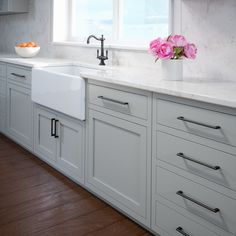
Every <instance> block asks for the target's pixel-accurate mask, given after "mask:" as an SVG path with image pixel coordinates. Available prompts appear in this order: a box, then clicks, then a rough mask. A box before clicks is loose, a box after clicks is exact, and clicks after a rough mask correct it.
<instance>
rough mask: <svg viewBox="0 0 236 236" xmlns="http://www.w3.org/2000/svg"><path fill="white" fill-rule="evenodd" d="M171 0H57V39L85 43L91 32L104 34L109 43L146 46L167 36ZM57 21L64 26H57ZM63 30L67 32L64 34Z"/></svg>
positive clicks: (55, 22)
mask: <svg viewBox="0 0 236 236" xmlns="http://www.w3.org/2000/svg"><path fill="white" fill-rule="evenodd" d="M170 2H171V0H67V1H66V0H63V1H62V0H60V1H58V0H57V1H56V0H55V1H54V40H55V41H70V42H80V43H85V42H86V39H87V37H88V36H89V35H90V34H94V35H97V36H100V35H101V34H103V35H104V37H105V38H106V43H107V44H113V45H114V44H118V45H142V46H144V45H147V44H148V42H149V41H150V40H151V39H153V38H154V37H157V36H160V37H164V36H167V35H168V33H169V31H170V30H169V22H170V19H169V17H170V14H169V13H170ZM59 5H60V6H61V7H60V6H59ZM55 11H59V12H60V14H58V13H57V12H55ZM63 12H64V13H63ZM62 19H63V20H64V22H63V23H62V22H61V21H62ZM65 22H66V23H65ZM58 24H60V25H61V26H55V25H58ZM65 24H66V25H67V26H68V27H65ZM62 26H63V27H62ZM63 29H64V31H65V32H64V33H63V36H62V31H63ZM57 30H59V31H60V33H57V32H56V31H57ZM55 36H56V37H55ZM57 36H58V37H57Z"/></svg>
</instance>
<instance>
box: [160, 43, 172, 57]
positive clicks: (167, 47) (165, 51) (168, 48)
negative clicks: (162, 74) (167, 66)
mask: <svg viewBox="0 0 236 236" xmlns="http://www.w3.org/2000/svg"><path fill="white" fill-rule="evenodd" d="M157 56H158V57H159V58H160V59H171V58H172V57H173V56H174V50H173V45H172V44H171V43H169V42H164V43H162V45H161V46H160V49H159V51H158V53H157Z"/></svg>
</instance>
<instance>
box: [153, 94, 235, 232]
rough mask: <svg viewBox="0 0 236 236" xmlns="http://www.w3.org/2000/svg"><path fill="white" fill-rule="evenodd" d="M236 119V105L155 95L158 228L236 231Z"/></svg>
mask: <svg viewBox="0 0 236 236" xmlns="http://www.w3.org/2000/svg"><path fill="white" fill-rule="evenodd" d="M235 122H236V113H235V110H232V109H226V108H224V109H223V108H222V107H220V106H214V105H212V104H207V103H200V102H194V101H190V100H187V99H181V98H173V97H171V96H166V95H160V94H155V95H154V100H153V125H152V127H153V138H152V143H153V145H152V208H151V209H152V224H151V228H152V230H153V231H155V232H157V233H161V232H162V230H163V232H167V233H168V235H174V234H175V233H176V234H178V233H179V234H183V235H185V234H184V233H186V234H187V235H199V236H204V235H224V236H231V235H235V233H236V227H235V223H236V222H235V217H236V209H235V207H236V204H235V203H236V189H235V170H234V166H235V165H236V148H235V135H236V130H235V126H234V125H233V124H235ZM172 214H175V215H176V216H175V217H168V215H170V216H171V215H172ZM167 218H169V220H170V221H169V222H168V224H167V223H165V221H166V219H167ZM193 222H194V223H193ZM198 229H199V230H198ZM207 231H209V232H207ZM161 235H165V234H164V233H163V234H161Z"/></svg>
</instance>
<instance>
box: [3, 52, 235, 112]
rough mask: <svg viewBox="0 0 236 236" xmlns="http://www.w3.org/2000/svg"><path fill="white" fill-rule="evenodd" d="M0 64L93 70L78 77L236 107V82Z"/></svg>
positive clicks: (46, 62) (53, 62) (50, 62)
mask: <svg viewBox="0 0 236 236" xmlns="http://www.w3.org/2000/svg"><path fill="white" fill-rule="evenodd" d="M0 62H7V63H12V64H16V65H20V66H26V67H31V68H32V67H45V66H60V65H79V66H85V67H91V68H95V70H81V76H82V77H84V78H86V79H93V80H98V81H102V82H109V83H113V84H118V85H123V86H128V87H132V88H137V89H142V90H147V91H151V92H157V93H161V94H167V95H172V96H177V97H182V98H187V99H192V100H197V101H202V102H207V103H212V104H217V105H222V106H226V107H231V108H236V81H235V82H232V81H231V82H230V81H219V80H209V79H207V78H206V79H204V78H184V79H183V81H166V80H163V78H162V74H161V73H157V72H156V71H153V70H150V69H144V68H142V69H140V68H135V67H133V68H131V67H129V68H126V67H103V68H101V67H99V66H94V65H89V64H85V63H81V62H76V61H71V60H64V59H49V58H33V59H23V58H17V57H16V56H9V55H1V54H0Z"/></svg>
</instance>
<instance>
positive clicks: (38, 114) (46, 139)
mask: <svg viewBox="0 0 236 236" xmlns="http://www.w3.org/2000/svg"><path fill="white" fill-rule="evenodd" d="M53 119H55V114H54V113H52V112H50V111H48V110H45V109H42V108H40V107H38V106H37V107H35V109H34V151H35V152H36V153H37V154H39V155H40V156H41V157H42V158H43V159H45V160H46V161H49V162H55V161H56V139H55V138H54V136H52V132H53V131H52V129H53V127H52V124H53V121H54V120H53Z"/></svg>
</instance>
